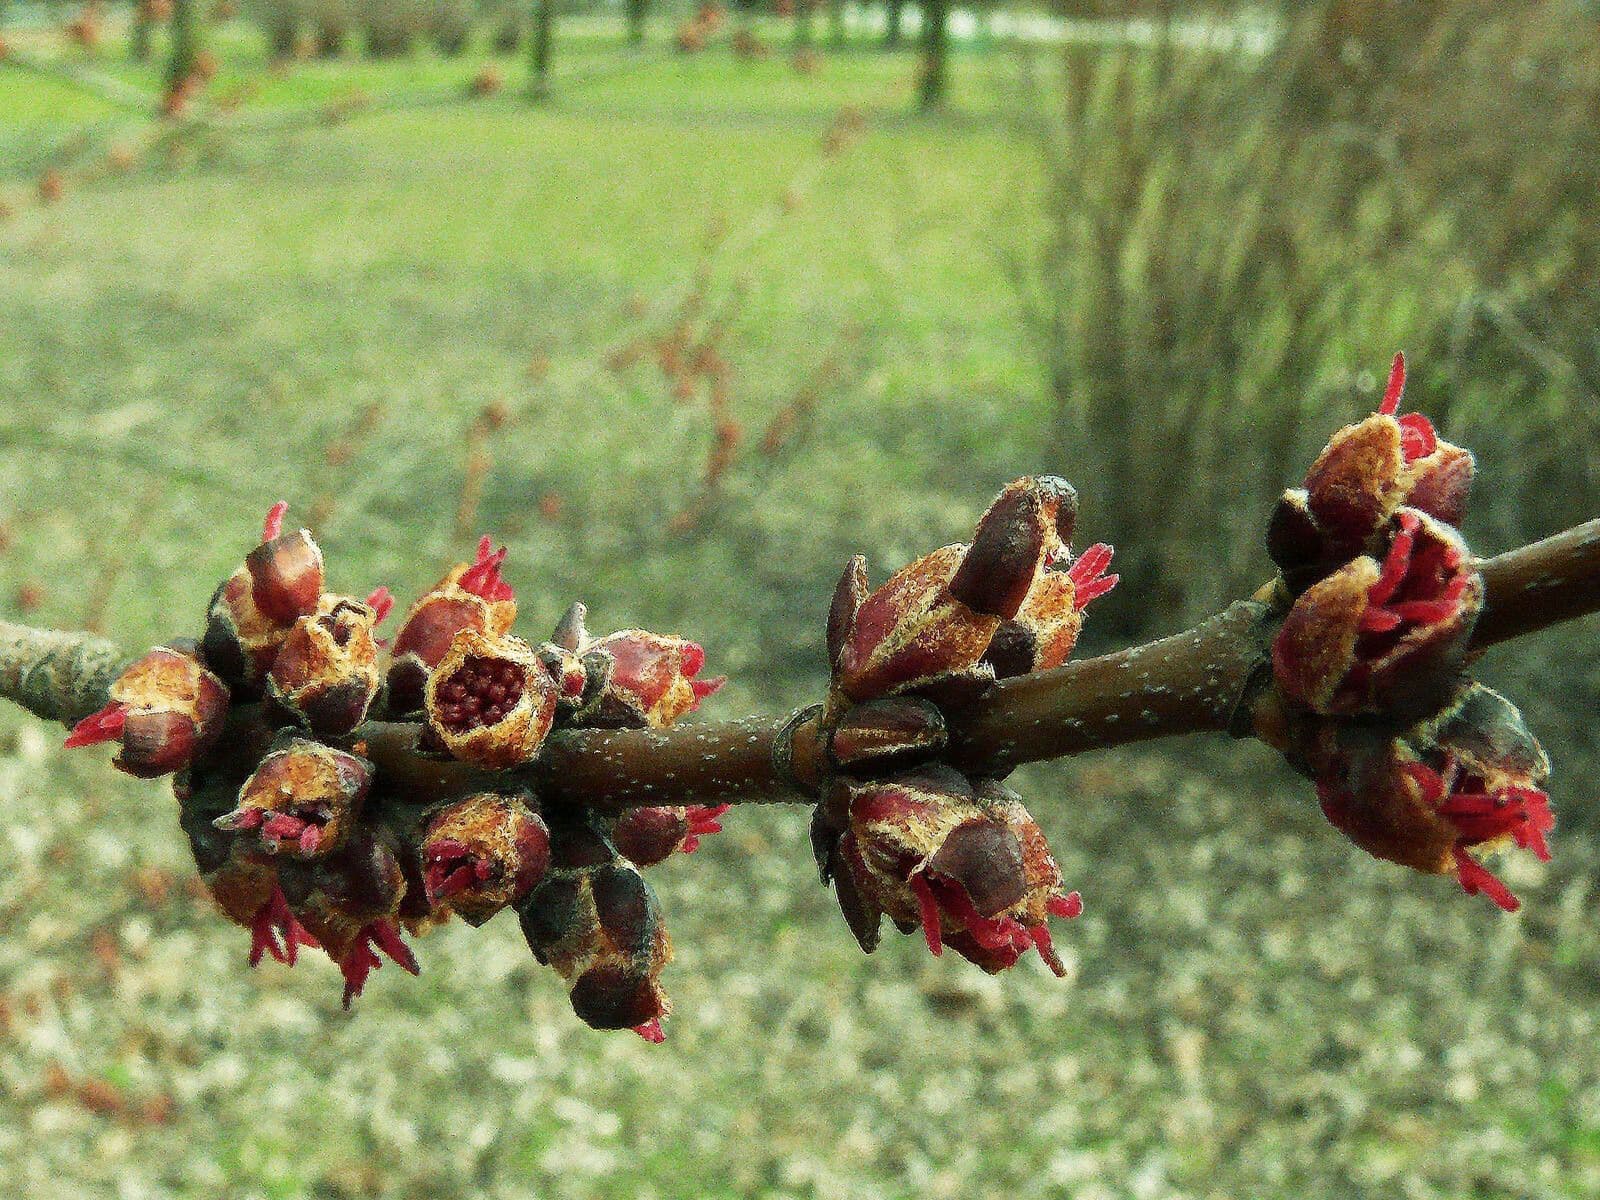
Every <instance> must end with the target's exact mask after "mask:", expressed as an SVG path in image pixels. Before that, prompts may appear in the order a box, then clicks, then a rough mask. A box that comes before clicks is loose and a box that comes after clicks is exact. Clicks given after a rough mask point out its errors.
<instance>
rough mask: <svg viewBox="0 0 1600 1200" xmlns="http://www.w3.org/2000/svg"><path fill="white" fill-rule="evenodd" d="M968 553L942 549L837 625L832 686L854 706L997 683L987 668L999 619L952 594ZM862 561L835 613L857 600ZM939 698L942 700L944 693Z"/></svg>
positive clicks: (852, 570)
mask: <svg viewBox="0 0 1600 1200" xmlns="http://www.w3.org/2000/svg"><path fill="white" fill-rule="evenodd" d="M965 553H966V547H964V546H960V545H954V546H944V547H942V548H940V549H938V550H935V551H933V552H932V553H931V554H924V555H923V556H922V557H921V558H919V559H917V560H915V561H914V562H911V563H908V564H907V565H906V566H904V567H901V568H900V570H898V571H896V572H895V573H894V574H893V575H891V576H889V578H888V579H887V580H886V581H885V582H884V584H883V586H882V587H879V588H877V589H876V590H875V591H872V592H871V593H869V594H868V595H867V596H866V598H865V599H864V600H862V601H861V603H860V605H859V607H857V608H856V609H855V610H854V611H853V612H850V613H849V614H848V615H847V616H846V617H843V618H836V619H835V621H834V623H835V625H836V626H837V627H839V628H840V629H841V630H842V637H841V639H840V640H841V645H840V650H839V654H838V656H837V658H836V660H835V669H834V676H833V683H834V688H835V689H836V691H837V692H838V693H839V694H840V695H841V696H842V697H843V698H844V699H845V700H846V701H848V702H855V703H859V702H860V701H863V700H871V699H875V698H877V697H879V696H890V695H896V694H900V693H905V692H910V691H913V690H937V689H950V690H954V691H956V692H957V693H958V694H961V695H964V694H967V693H969V692H971V693H975V692H978V691H981V690H982V689H983V688H984V687H985V686H987V684H989V683H992V682H993V680H994V669H993V668H992V667H990V666H988V665H987V664H984V663H982V661H981V660H982V659H983V655H984V653H985V652H986V651H987V650H988V649H989V642H990V640H991V639H992V638H993V637H994V633H995V630H997V629H998V628H999V627H1000V621H1001V618H999V617H997V616H994V615H992V614H989V613H981V612H978V611H977V610H975V609H973V608H971V607H969V606H968V605H966V604H964V603H963V602H961V601H960V600H957V599H956V598H955V597H954V596H953V595H951V594H950V589H949V583H950V580H951V579H952V578H954V576H955V573H956V571H957V570H958V569H959V568H960V566H961V561H962V557H963V556H964V555H965ZM860 569H861V560H860V556H859V555H858V556H857V557H856V558H854V559H852V560H851V562H850V565H849V567H848V568H847V569H846V571H845V575H844V577H843V578H842V579H841V580H840V587H839V589H838V590H837V591H836V592H835V603H834V611H835V613H837V611H838V609H839V608H840V606H841V604H840V601H841V599H843V601H844V603H846V604H848V602H849V600H850V598H852V597H853V596H855V595H856V594H857V583H858V581H859V579H860V575H859V571H860ZM940 698H943V696H942V694H941V696H940Z"/></svg>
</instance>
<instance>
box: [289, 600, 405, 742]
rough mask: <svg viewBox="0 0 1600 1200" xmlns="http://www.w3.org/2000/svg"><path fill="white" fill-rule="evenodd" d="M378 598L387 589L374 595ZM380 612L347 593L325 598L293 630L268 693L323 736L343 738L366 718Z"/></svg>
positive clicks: (373, 690)
mask: <svg viewBox="0 0 1600 1200" xmlns="http://www.w3.org/2000/svg"><path fill="white" fill-rule="evenodd" d="M374 598H376V599H379V600H380V602H382V601H384V600H387V593H386V591H383V590H381V589H380V592H377V593H374ZM378 619H379V618H378V613H377V610H376V609H375V608H373V607H372V605H370V604H365V603H363V602H361V601H360V600H355V599H352V598H350V597H348V596H324V597H323V598H322V601H321V603H320V604H319V605H318V611H317V612H316V613H315V614H314V615H307V616H303V617H300V618H299V619H298V620H296V621H295V623H294V625H293V626H292V627H291V628H290V630H289V633H288V635H287V636H286V637H285V638H284V640H283V645H282V646H281V647H280V648H279V650H278V655H277V657H276V659H274V660H273V663H272V669H271V670H270V671H269V672H268V674H267V694H268V695H269V696H271V697H272V699H273V701H275V702H276V704H277V705H278V707H279V708H281V709H283V710H284V711H285V712H287V713H288V714H289V715H290V716H292V717H294V719H295V720H297V721H299V722H300V723H301V724H302V725H304V726H306V727H307V728H308V729H310V730H311V731H312V732H313V733H315V734H317V735H318V736H320V737H340V736H342V735H344V734H347V733H349V732H350V731H351V730H353V729H354V728H355V727H356V726H357V725H359V724H361V722H362V721H363V720H365V719H366V715H367V709H368V708H369V707H371V705H372V701H373V698H374V697H376V696H377V694H378V687H379V686H380V684H381V682H382V674H381V672H380V671H379V668H378V643H377V640H376V638H375V637H374V635H373V630H374V628H375V627H376V625H377V623H378Z"/></svg>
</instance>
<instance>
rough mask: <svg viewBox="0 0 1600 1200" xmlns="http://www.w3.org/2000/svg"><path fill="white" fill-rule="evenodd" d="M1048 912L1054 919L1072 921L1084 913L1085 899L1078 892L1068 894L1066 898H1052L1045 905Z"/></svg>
mask: <svg viewBox="0 0 1600 1200" xmlns="http://www.w3.org/2000/svg"><path fill="white" fill-rule="evenodd" d="M1045 908H1046V910H1047V911H1048V912H1049V913H1050V915H1051V916H1052V917H1061V918H1063V919H1065V920H1069V921H1070V920H1071V919H1072V918H1073V917H1076V916H1081V915H1082V913H1083V897H1082V896H1080V895H1079V894H1078V893H1077V892H1068V893H1067V894H1066V895H1065V896H1051V897H1050V899H1049V900H1048V901H1046V903H1045Z"/></svg>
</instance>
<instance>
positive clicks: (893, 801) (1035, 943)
mask: <svg viewBox="0 0 1600 1200" xmlns="http://www.w3.org/2000/svg"><path fill="white" fill-rule="evenodd" d="M848 786H849V813H848V827H847V829H846V830H845V832H844V834H843V836H841V837H840V838H839V839H838V840H837V842H836V843H834V844H833V845H831V846H830V845H828V844H827V841H828V839H827V837H826V834H824V836H823V837H822V839H821V841H822V842H823V844H824V848H825V852H826V854H827V865H826V866H825V868H824V873H825V875H828V876H831V877H832V878H833V880H834V883H835V886H836V888H838V891H839V898H840V905H841V908H843V909H844V912H845V916H846V920H847V921H848V922H849V923H850V926H851V929H852V931H854V932H856V935H857V939H858V940H859V941H861V943H862V946H863V948H864V949H867V950H869V951H870V950H871V949H872V946H873V944H875V942H876V928H877V917H876V915H875V914H877V913H887V914H888V916H889V918H890V919H891V920H892V921H894V923H895V925H896V926H897V927H898V928H899V929H901V930H902V931H904V932H909V931H911V930H914V929H916V928H918V927H919V926H920V928H921V929H922V932H923V936H924V937H925V938H926V940H927V943H928V948H929V949H930V950H931V951H932V952H933V953H934V954H935V955H938V954H940V953H942V951H943V948H944V946H945V945H949V946H951V947H952V948H953V949H954V950H956V952H957V953H959V954H961V955H962V956H963V957H964V958H967V959H968V960H969V961H971V962H973V963H976V964H977V965H978V966H980V967H982V968H983V969H984V970H986V971H991V972H993V971H1000V970H1004V969H1006V968H1007V967H1010V966H1012V965H1014V964H1015V963H1016V962H1017V960H1018V959H1019V958H1020V957H1021V956H1022V955H1023V954H1024V953H1025V952H1026V951H1027V950H1029V949H1031V948H1034V947H1037V948H1038V950H1039V953H1040V956H1041V957H1042V958H1044V960H1045V962H1046V963H1047V964H1049V966H1050V967H1051V969H1052V970H1053V971H1055V972H1056V973H1057V974H1061V973H1063V972H1064V968H1063V967H1062V965H1061V962H1060V960H1059V959H1058V958H1057V956H1056V954H1055V950H1054V947H1053V945H1052V943H1051V941H1050V934H1049V930H1048V927H1047V924H1046V922H1047V921H1048V919H1049V918H1050V917H1051V916H1064V917H1070V916H1076V915H1077V914H1078V912H1079V911H1081V907H1082V906H1081V901H1079V899H1078V898H1077V893H1075V892H1074V893H1070V894H1066V893H1063V892H1062V891H1061V875H1060V872H1059V870H1058V869H1057V868H1056V864H1055V860H1054V858H1053V857H1052V856H1051V854H1050V851H1049V847H1048V845H1047V844H1046V843H1045V840H1044V835H1043V833H1042V832H1040V831H1039V828H1038V826H1037V825H1036V824H1034V822H1033V820H1032V818H1031V817H1029V816H1028V814H1027V810H1026V809H1024V808H1023V806H1022V803H1021V801H1020V800H1019V799H1018V798H1017V797H1016V795H1015V794H1014V793H1012V792H1010V791H1008V790H1007V789H1005V788H1003V787H1001V785H999V784H998V783H995V782H992V781H984V782H983V783H981V784H980V785H979V786H978V788H976V789H974V787H973V786H972V785H971V784H970V783H968V781H967V780H966V779H965V778H964V777H963V776H961V775H960V774H959V773H958V772H956V771H954V770H952V769H950V768H949V767H945V766H934V767H927V768H923V769H921V770H918V771H911V772H905V773H902V774H900V775H896V776H894V777H892V778H890V779H887V780H883V781H880V782H875V783H870V784H863V785H848ZM819 811H821V810H819ZM827 824H828V818H826V817H825V818H824V827H825V828H826V825H827ZM863 930H865V931H866V932H867V936H863Z"/></svg>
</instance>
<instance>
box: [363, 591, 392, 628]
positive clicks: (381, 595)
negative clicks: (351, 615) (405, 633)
mask: <svg viewBox="0 0 1600 1200" xmlns="http://www.w3.org/2000/svg"><path fill="white" fill-rule="evenodd" d="M367 607H368V608H370V609H372V611H373V612H374V613H375V614H376V616H375V617H374V618H373V621H372V623H373V624H374V625H382V624H383V619H384V618H385V617H387V616H388V615H389V611H390V610H391V609H392V608H394V596H393V595H392V594H391V593H390V591H389V589H388V588H386V587H377V588H373V589H372V591H371V592H370V593H368V595H367Z"/></svg>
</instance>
